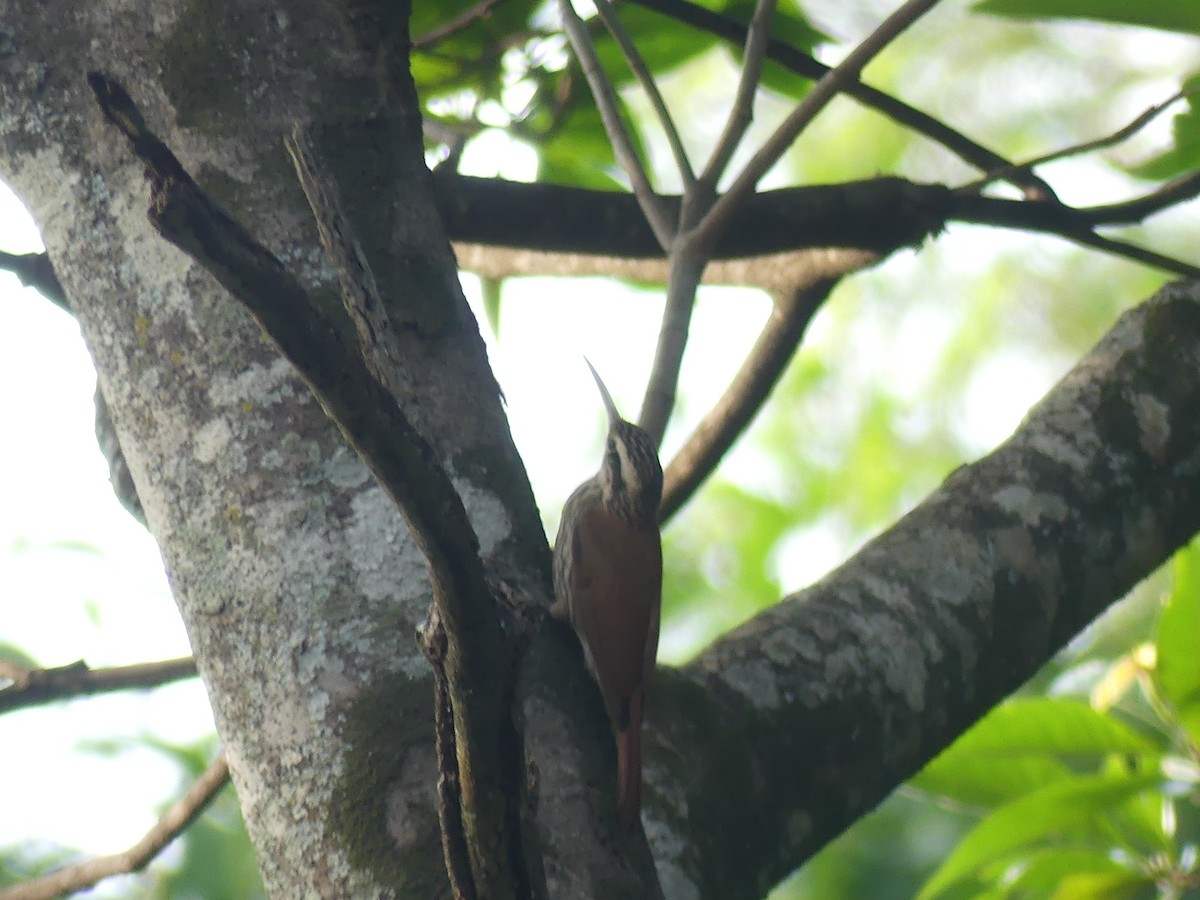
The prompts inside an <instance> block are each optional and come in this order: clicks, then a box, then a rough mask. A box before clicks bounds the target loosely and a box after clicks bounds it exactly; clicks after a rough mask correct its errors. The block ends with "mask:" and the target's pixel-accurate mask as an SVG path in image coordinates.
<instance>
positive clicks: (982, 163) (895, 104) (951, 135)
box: [627, 0, 1054, 200]
mask: <svg viewBox="0 0 1200 900" xmlns="http://www.w3.org/2000/svg"><path fill="white" fill-rule="evenodd" d="M627 2H629V3H633V4H634V5H636V6H642V7H645V8H646V9H649V10H653V11H654V12H657V13H659V14H660V15H663V16H666V17H668V18H671V19H674V20H675V21H677V22H683V23H684V24H685V25H691V26H692V27H693V28H698V29H700V30H701V31H707V32H708V33H709V34H713V35H716V36H717V37H720V38H723V39H724V40H726V41H729V42H730V43H732V44H738V45H741V44H744V43H745V42H746V39H747V32H748V29H747V27H746V26H745V25H743V24H742V23H741V22H738V21H735V20H734V19H731V18H729V17H728V16H726V15H723V14H722V13H719V12H714V11H713V10H711V9H706V8H705V7H703V6H699V5H697V4H695V3H691V2H690V0H627ZM767 59H769V60H771V62H773V63H775V64H777V65H780V66H782V67H783V68H785V69H787V70H788V71H789V72H791V73H793V74H795V75H799V76H800V77H801V78H808V79H812V80H814V81H815V80H819V79H821V78H824V77H825V76H826V75H827V74H829V71H830V67H829V66H827V65H825V64H824V63H823V62H820V61H819V60H817V59H815V58H814V57H812V56H810V55H808V54H807V53H804V52H802V51H800V50H798V49H796V48H795V47H793V46H792V45H790V44H787V43H785V42H783V41H781V40H779V39H778V38H771V39H770V40H769V41H767ZM842 93H844V94H845V95H846V96H848V97H853V98H854V99H855V100H857V101H858V102H859V103H861V104H863V106H866V107H868V108H870V109H874V110H875V111H876V112H878V113H881V114H883V115H885V116H887V117H888V118H889V119H891V120H892V121H893V122H896V123H897V124H899V125H903V126H905V127H906V128H910V129H912V130H913V131H915V132H917V133H918V134H922V135H924V136H925V137H927V138H929V139H930V140H932V141H934V142H935V143H938V144H941V145H942V146H943V147H945V148H946V149H947V150H949V151H950V152H951V153H954V154H955V155H956V156H958V157H959V158H960V159H962V160H963V161H965V162H967V163H970V164H971V165H972V166H974V167H975V168H977V169H979V170H980V171H983V172H988V171H991V170H994V169H1001V168H1004V167H1006V166H1009V165H1011V164H1010V163H1009V162H1008V160H1006V159H1005V158H1004V157H1003V156H1000V155H999V154H998V153H995V152H993V151H991V150H989V149H988V148H987V147H984V146H982V145H981V144H977V143H975V142H974V141H973V140H971V139H970V138H969V137H967V136H966V135H964V134H962V133H961V132H958V131H955V130H954V129H953V128H951V127H950V126H949V125H947V124H946V123H945V122H942V121H941V120H940V119H935V118H934V117H933V116H931V115H929V114H928V113H925V112H922V111H921V110H919V109H915V108H914V107H911V106H909V105H908V104H906V103H904V102H903V101H901V100H897V99H896V98H895V97H893V96H891V95H890V94H886V93H884V92H883V91H880V90H878V89H876V88H873V87H871V86H870V85H867V84H863V83H862V82H861V81H858V80H857V79H855V80H854V81H851V82H848V83H847V84H845V85H844V86H843V88H842ZM1006 180H1008V181H1009V183H1010V184H1012V185H1013V186H1014V187H1017V188H1019V189H1020V190H1022V191H1023V192H1024V193H1025V196H1026V198H1027V199H1030V200H1053V199H1054V191H1053V190H1051V188H1050V185H1048V184H1046V182H1045V181H1043V180H1042V179H1041V178H1038V177H1037V176H1036V175H1034V174H1032V173H1027V172H1022V171H1015V172H1013V173H1012V174H1011V177H1009V178H1006Z"/></svg>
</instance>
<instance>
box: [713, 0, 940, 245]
mask: <svg viewBox="0 0 1200 900" xmlns="http://www.w3.org/2000/svg"><path fill="white" fill-rule="evenodd" d="M937 2H938V0H907V2H906V3H905V4H904V5H903V6H901V7H900V8H899V9H898V10H896V11H895V12H894V13H892V14H891V15H890V16H888V17H887V18H886V19H885V20H884V21H883V22H882V23H880V25H879V27H878V28H876V29H875V30H874V31H873V32H871V34H869V35H867V37H866V39H864V40H863V41H862V43H860V44H859V45H858V46H857V47H855V48H854V50H852V51H851V52H850V55H849V56H847V57H846V58H845V59H844V60H842V62H841V63H840V64H839V65H837V66H836V67H834V68H833V69H832V70H831V71H830V72H829V73H828V74H826V75H825V77H824V78H822V79H821V80H820V81H818V82H817V83H816V84H815V85H813V89H812V90H811V91H809V93H808V94H807V95H806V96H805V97H804V99H803V100H801V101H800V103H799V104H797V106H796V108H795V109H794V110H792V112H791V114H790V115H789V116H788V117H787V118H786V119H785V120H784V121H783V123H782V124H781V125H780V126H779V127H778V128H777V129H776V130H775V133H774V134H772V135H771V136H770V137H769V138H768V139H767V140H766V142H765V143H764V144H763V146H762V147H761V148H760V149H759V151H758V152H757V153H756V154H754V157H753V158H752V159H751V160H750V161H749V162H748V163H747V164H746V167H745V168H744V169H743V170H742V172H741V174H740V175H738V177H737V179H736V180H735V181H734V182H733V184H732V185H730V187H729V190H728V191H726V192H725V194H723V195H722V196H721V197H720V198H719V199H718V200H717V202H716V204H714V206H713V208H712V209H711V210H710V211H709V212H708V214H707V215H706V216H705V217H704V220H703V222H701V224H700V225H699V226H697V231H699V232H704V233H705V237H704V242H705V243H708V244H710V245H711V243H712V242H713V241H714V240H715V239H716V236H717V235H718V234H720V232H722V231H723V230H724V229H725V227H726V226H727V225H728V224H729V220H730V218H731V217H732V215H733V211H734V210H735V209H736V208H737V207H738V206H739V205H741V203H742V201H743V200H745V199H746V197H748V196H749V195H750V194H752V193H753V192H754V188H755V186H756V185H757V184H758V181H759V179H760V178H762V177H763V175H765V174H766V173H767V170H768V169H770V168H771V167H772V166H773V165H775V163H776V162H778V161H779V158H780V157H781V156H782V155H783V153H784V151H786V150H787V149H788V147H790V146H791V145H792V143H793V142H794V141H795V140H796V138H797V137H798V136H799V134H800V132H801V131H802V130H803V129H804V128H805V127H806V126H807V125H808V124H809V122H811V121H812V120H813V119H814V118H815V117H816V115H817V113H819V112H820V111H821V110H823V109H824V108H825V107H826V106H827V105H828V104H829V102H830V101H831V100H833V98H834V97H836V96H837V95H838V93H840V92H841V90H842V88H843V87H845V86H846V85H848V84H851V83H853V82H855V81H857V80H858V76H859V73H861V72H862V70H863V68H864V67H865V66H866V65H867V63H869V62H870V61H871V60H872V59H874V58H875V57H876V56H877V55H878V54H879V53H880V52H881V51H882V50H883V49H884V48H885V47H886V46H887V45H888V44H890V43H891V42H892V41H893V40H895V39H896V38H897V37H899V36H900V34H901V32H903V31H904V30H905V29H906V28H907V27H908V26H909V25H911V24H912V23H913V22H915V21H916V20H917V19H919V18H920V17H921V16H922V15H924V14H925V13H926V12H928V11H929V10H930V9H932V8H933V7H934V6H935V5H936V4H937Z"/></svg>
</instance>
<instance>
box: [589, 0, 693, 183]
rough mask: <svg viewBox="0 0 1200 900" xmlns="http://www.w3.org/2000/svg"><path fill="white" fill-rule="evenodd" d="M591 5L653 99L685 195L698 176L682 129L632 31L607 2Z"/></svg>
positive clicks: (650, 98) (606, 0) (594, 1)
mask: <svg viewBox="0 0 1200 900" xmlns="http://www.w3.org/2000/svg"><path fill="white" fill-rule="evenodd" d="M592 3H593V4H594V5H595V7H596V13H597V14H598V15H599V16H600V21H601V22H603V23H604V27H605V28H607V29H608V33H609V34H610V35H612V38H613V40H614V41H616V42H617V46H618V47H619V48H620V49H621V55H623V56H624V57H625V62H626V64H627V65H628V66H629V71H631V72H632V73H633V77H634V78H636V79H637V81H638V84H640V85H641V86H642V90H643V91H645V92H646V96H647V98H649V100H650V106H651V107H652V108H653V109H654V114H655V115H656V116H657V117H658V123H659V125H661V126H662V130H663V132H664V133H665V134H666V136H667V145H668V146H669V147H670V148H671V155H672V156H674V157H675V167H676V168H677V169H678V170H679V177H680V179H681V180H682V182H683V189H684V192H685V193H686V192H687V191H688V190H690V189H691V186H692V185H693V184H695V183H696V175H695V173H694V172H692V164H691V163H690V162H689V161H688V158H687V151H686V150H684V149H683V141H681V140H680V139H679V130H678V129H677V128H676V127H675V121H674V119H672V118H671V113H670V111H669V110H668V109H667V104H666V101H665V100H663V96H662V92H661V91H659V89H658V84H657V82H655V80H654V76H653V75H651V74H650V70H649V69H648V68H646V61H645V60H644V59H642V54H641V53H639V52H638V49H637V45H636V44H634V42H633V38H631V37H630V36H629V32H628V31H626V30H625V26H624V25H623V24H622V23H621V18H620V16H618V15H617V14H616V11H615V10H613V8H612V5H611V4H610V3H609V2H608V0H592Z"/></svg>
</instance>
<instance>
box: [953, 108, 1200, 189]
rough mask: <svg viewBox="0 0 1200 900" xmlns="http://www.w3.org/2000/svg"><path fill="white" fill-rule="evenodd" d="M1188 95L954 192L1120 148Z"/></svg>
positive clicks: (1010, 164) (999, 170) (1011, 166)
mask: <svg viewBox="0 0 1200 900" xmlns="http://www.w3.org/2000/svg"><path fill="white" fill-rule="evenodd" d="M1188 93H1189V92H1188V91H1177V92H1175V93H1174V94H1172V95H1171V96H1170V97H1168V98H1167V99H1166V100H1164V101H1163V102H1162V103H1156V104H1155V105H1154V106H1151V107H1150V108H1149V109H1147V110H1145V111H1144V112H1143V113H1141V115H1139V116H1138V117H1137V118H1136V119H1134V120H1133V121H1132V122H1130V123H1129V124H1128V125H1126V126H1124V127H1123V128H1118V129H1117V130H1116V131H1114V132H1113V133H1112V134H1107V135H1105V136H1104V137H1100V138H1096V139H1094V140H1091V141H1084V142H1082V143H1079V144H1074V145H1072V146H1070V147H1064V148H1063V149H1061V150H1055V151H1053V152H1051V153H1046V154H1044V155H1043V156H1038V157H1034V158H1033V159H1030V160H1026V161H1025V162H1019V163H1018V162H1014V163H1008V164H1007V165H1004V166H1000V167H998V168H996V169H993V170H991V171H989V172H988V173H987V174H986V175H985V176H984V177H983V178H981V179H979V180H978V181H973V182H971V183H970V184H966V185H963V186H962V187H960V188H956V190H958V191H961V192H963V193H969V192H972V191H974V192H979V191H981V190H983V188H984V187H986V186H987V185H989V184H991V183H993V182H995V181H1008V180H1010V177H1011V176H1012V175H1013V174H1014V173H1016V172H1022V171H1023V172H1032V171H1033V170H1034V169H1036V168H1037V167H1038V166H1044V165H1046V164H1047V163H1052V162H1055V161H1056V160H1060V159H1068V158H1070V157H1072V156H1082V155H1083V154H1085V153H1092V152H1094V151H1096V150H1103V149H1104V148H1105V147H1111V146H1113V145H1115V144H1119V143H1121V142H1122V141H1125V140H1128V139H1129V138H1131V137H1133V135H1135V134H1137V133H1138V132H1139V131H1141V130H1142V129H1143V128H1145V127H1146V126H1147V125H1149V124H1150V123H1151V122H1153V121H1154V120H1155V119H1156V118H1157V117H1158V116H1159V115H1160V114H1161V113H1162V112H1164V111H1165V110H1167V109H1168V108H1169V107H1171V106H1172V105H1173V104H1174V103H1176V102H1177V101H1179V100H1182V99H1183V98H1184V97H1186V96H1188Z"/></svg>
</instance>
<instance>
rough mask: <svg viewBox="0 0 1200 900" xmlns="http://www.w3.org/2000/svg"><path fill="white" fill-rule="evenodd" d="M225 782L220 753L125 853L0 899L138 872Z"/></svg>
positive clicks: (37, 896)
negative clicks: (184, 792)
mask: <svg viewBox="0 0 1200 900" xmlns="http://www.w3.org/2000/svg"><path fill="white" fill-rule="evenodd" d="M227 781H229V764H228V763H227V762H226V761H225V754H224V753H222V754H221V755H220V756H218V757H217V758H216V759H214V760H213V761H212V764H211V765H209V767H208V768H207V769H205V770H204V773H203V774H202V775H201V776H200V777H199V779H197V780H196V783H195V784H193V785H192V786H191V787H190V788H189V789H188V792H187V793H186V794H184V795H183V796H182V797H181V798H179V800H177V801H176V802H175V803H174V804H173V805H172V806H171V808H170V809H169V810H167V812H166V814H165V815H164V816H163V817H162V818H161V819H159V820H158V822H157V823H156V824H155V825H154V827H153V828H151V829H150V830H149V831H148V832H146V835H145V837H143V838H142V839H141V840H140V841H138V842H137V843H136V844H134V845H133V846H132V847H130V848H129V849H128V850H126V851H124V852H123V853H114V854H113V855H112V856H98V857H96V858H95V859H89V860H88V861H87V862H82V863H79V864H78V865H74V866H70V867H68V868H66V869H60V870H59V871H57V872H52V873H50V874H49V875H44V876H42V877H41V878H35V879H34V880H32V881H26V882H24V883H23V884H18V885H14V886H13V887H10V888H7V889H6V890H0V900H51V898H54V897H61V896H63V895H64V894H70V893H73V892H75V891H79V890H83V889H84V888H89V887H92V886H93V885H95V884H96V883H97V882H99V881H102V880H103V879H105V878H111V877H112V876H114V875H128V874H130V873H132V872H140V871H141V870H142V869H144V868H145V867H146V866H147V865H149V863H150V862H151V861H152V860H153V859H154V858H155V857H156V856H158V854H159V853H161V852H162V851H163V850H164V849H165V848H166V847H167V845H168V844H170V843H171V842H172V841H173V840H175V838H177V837H179V835H180V834H182V833H183V830H184V829H185V828H187V827H188V826H189V825H191V824H192V822H194V821H195V820H196V819H197V817H199V815H200V814H201V813H202V812H204V809H205V807H207V806H208V804H209V803H211V802H212V799H213V798H214V797H215V796H216V795H217V791H219V790H220V789H221V788H223V787H224V786H225V784H226V782H227Z"/></svg>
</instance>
